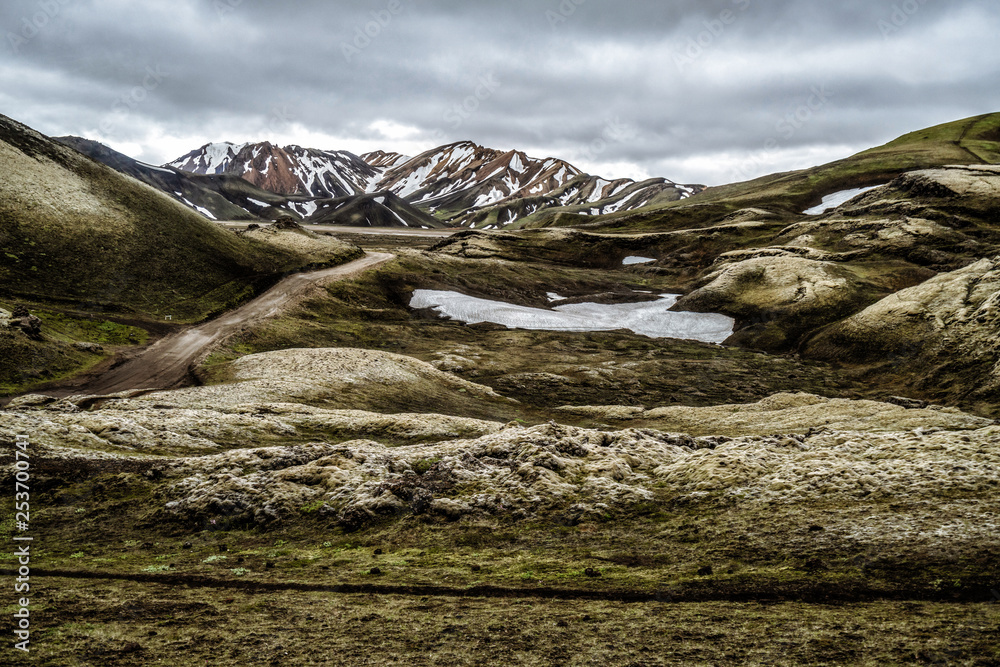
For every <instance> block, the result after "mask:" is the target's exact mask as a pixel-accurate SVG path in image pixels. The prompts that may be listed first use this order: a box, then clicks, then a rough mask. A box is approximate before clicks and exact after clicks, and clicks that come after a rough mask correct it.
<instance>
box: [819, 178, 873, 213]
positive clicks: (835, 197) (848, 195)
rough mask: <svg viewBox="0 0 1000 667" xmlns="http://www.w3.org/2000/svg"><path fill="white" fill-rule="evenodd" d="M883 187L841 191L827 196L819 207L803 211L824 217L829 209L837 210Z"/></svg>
mask: <svg viewBox="0 0 1000 667" xmlns="http://www.w3.org/2000/svg"><path fill="white" fill-rule="evenodd" d="M880 187H882V186H881V185H873V186H871V187H870V188H854V189H853V190H841V191H840V192H834V193H833V194H832V195H827V196H825V197H823V203H822V204H820V205H819V206H813V207H812V208H810V209H807V210H805V211H803V212H802V213H804V214H805V215H822V214H824V213H826V211H827V210H828V209H831V208H837V207H838V206H840V205H842V204H846V203H847V202H849V201H851V200H852V199H854V198H855V197H857V196H858V195H860V194H864V193H865V192H868V191H869V190H874V189H875V188H880Z"/></svg>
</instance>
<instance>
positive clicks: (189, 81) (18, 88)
mask: <svg viewBox="0 0 1000 667" xmlns="http://www.w3.org/2000/svg"><path fill="white" fill-rule="evenodd" d="M397 9H398V11H394V10H397ZM38 17H43V18H44V17H47V18H45V20H44V21H42V20H41V18H39V19H38V21H36V22H38V23H43V25H41V26H40V27H38V28H37V31H36V32H37V34H36V35H32V36H31V37H30V38H28V37H26V34H25V32H24V31H25V30H26V28H25V25H26V24H25V21H27V22H28V25H30V24H31V23H32V21H34V20H35V19H36V18H38ZM880 22H882V23H880ZM886 26H889V28H891V30H889V31H888V32H887V31H886ZM998 28H1000V17H998V16H997V14H996V12H995V10H994V8H993V5H992V3H990V2H986V1H985V0H972V1H966V2H957V1H944V0H935V1H934V2H931V1H930V0H886V1H884V2H861V1H858V0H849V1H846V2H838V3H816V2H807V1H805V0H771V1H769V2H765V1H763V0H711V1H708V2H705V1H694V0H680V1H676V2H669V3H668V2H662V1H653V0H632V1H630V2H628V3H622V2H615V1H613V0H541V1H528V0H511V1H508V2H502V3H500V2H485V1H482V2H476V1H468V2H461V3H459V2H454V1H448V2H446V1H445V0H398V4H396V3H394V2H392V0H373V1H370V2H362V1H353V2H337V3H331V2H327V1H319V0H315V1H314V0H306V1H300V2H288V3H274V2H265V1H264V0H174V1H172V2H168V1H166V0H150V1H148V2H143V3H134V2H126V1H125V0H8V1H7V2H5V3H3V6H2V7H0V31H2V34H4V35H5V39H4V42H5V43H4V44H3V48H4V50H2V51H0V103H2V104H3V108H0V112H3V113H7V114H9V115H13V116H15V117H17V118H18V119H19V120H22V121H24V122H26V123H28V124H31V125H34V126H36V127H37V128H38V129H39V130H41V131H43V132H50V133H76V134H88V133H91V132H92V131H93V130H94V128H97V127H98V125H99V123H101V121H102V120H106V119H107V118H108V116H109V114H112V115H114V114H113V113H112V111H111V109H112V108H113V106H114V105H115V104H116V101H119V100H121V99H122V97H123V96H126V97H127V96H128V95H129V94H130V91H133V90H135V89H136V87H137V86H142V85H143V81H144V79H145V77H146V76H147V73H148V71H149V69H148V68H154V69H156V68H160V69H161V70H162V71H165V72H168V73H169V76H168V77H166V79H165V80H164V81H163V82H162V84H161V85H158V86H157V87H155V89H153V90H150V91H147V93H146V94H145V99H144V100H143V101H142V103H141V104H138V105H136V106H135V108H134V109H130V110H129V113H128V115H127V117H126V118H119V119H118V122H117V123H116V126H115V136H113V137H109V140H110V139H114V140H116V141H118V142H121V143H123V144H129V145H131V144H140V145H141V146H142V150H143V154H144V155H146V156H155V157H156V158H157V159H159V160H162V161H165V160H167V159H171V158H173V157H176V156H175V155H172V154H169V153H168V152H167V151H168V150H170V149H167V148H162V147H158V146H157V145H156V144H155V137H161V136H170V137H176V138H185V137H191V140H192V141H201V140H211V139H215V140H223V139H231V140H242V139H264V138H268V137H267V136H266V135H267V134H268V133H269V132H272V131H274V129H275V113H276V111H275V110H278V114H277V115H278V116H285V115H287V117H288V118H289V119H292V120H294V122H295V123H296V124H297V125H296V127H298V128H304V129H305V130H308V131H310V132H313V133H316V134H322V135H324V136H330V137H343V138H345V140H346V139H348V138H350V139H354V140H358V141H362V142H364V141H370V142H372V145H371V148H376V147H382V148H385V149H388V150H392V149H393V148H395V147H394V146H393V145H391V144H389V143H387V141H388V140H385V139H381V138H380V137H381V135H380V133H379V131H378V130H376V129H374V128H373V127H372V126H371V123H372V122H373V121H375V120H382V121H387V122H392V123H396V124H398V125H399V126H403V127H408V128H415V129H414V134H413V136H412V141H413V142H417V143H420V142H423V144H424V145H425V147H426V148H430V147H431V142H433V141H435V140H447V141H455V140H460V139H472V140H475V141H477V142H479V143H484V144H488V145H494V146H496V147H499V148H515V147H522V146H530V147H532V148H533V149H534V150H537V151H543V152H546V153H548V154H550V155H560V152H563V151H564V152H566V153H572V154H584V153H586V152H587V146H589V145H590V144H592V142H593V141H594V140H595V139H596V138H598V137H600V136H601V134H602V133H603V132H604V131H605V128H606V126H607V124H608V123H609V122H611V121H615V122H618V123H621V124H624V125H625V126H627V127H629V128H630V129H631V130H632V132H631V136H630V138H625V139H620V140H616V141H611V142H607V143H608V145H607V147H606V149H605V150H603V151H602V152H601V154H600V155H599V156H598V159H597V161H598V163H599V164H597V165H596V167H599V166H600V164H601V163H603V164H611V163H629V164H632V165H634V166H635V170H636V171H637V172H638V171H644V172H645V173H649V174H653V175H662V176H666V177H668V178H673V179H675V180H682V181H689V182H690V181H694V180H705V181H709V182H721V181H724V180H727V179H728V177H729V176H731V174H732V173H733V161H734V160H739V159H742V158H741V157H740V156H745V155H747V154H751V155H752V154H753V153H754V152H755V151H759V150H760V147H761V146H763V144H764V142H765V141H766V140H767V139H769V138H772V137H775V136H778V138H779V139H780V141H781V145H782V147H783V148H785V149H787V151H788V153H789V155H790V154H792V152H794V151H798V153H796V155H797V154H799V153H801V154H803V155H806V154H811V153H810V151H811V150H812V151H814V152H816V151H819V152H821V151H822V150H824V149H825V148H828V147H846V146H850V147H859V148H860V147H867V146H870V145H873V144H876V143H881V142H883V141H887V140H889V139H892V138H894V137H895V136H897V135H899V134H902V133H905V132H907V131H911V130H915V129H918V128H920V127H923V126H927V125H931V124H934V123H938V122H944V121H948V120H954V119H957V118H960V117H964V116H969V115H974V114H978V113H985V112H989V111H994V110H997V107H998V104H997V98H996V93H995V92H994V91H995V90H997V83H998V79H1000V53H996V52H995V50H993V49H990V48H989V44H990V43H991V42H987V41H984V43H982V44H981V47H982V48H980V49H978V50H976V51H973V50H972V49H970V48H969V43H970V42H975V41H976V40H986V39H987V36H989V35H992V34H995V33H996V32H997V29H998ZM366 29H367V30H368V32H369V34H368V35H365V31H366ZM27 32H29V33H30V32H31V31H30V30H27ZM359 35H360V36H359ZM356 39H357V41H355V40H356ZM15 47H16V51H17V52H15ZM352 49H353V50H352ZM345 51H346V52H345ZM685 59H686V60H685ZM484 76H492V77H494V78H495V79H496V80H499V81H500V83H501V85H500V86H499V88H497V89H496V90H493V91H491V92H490V94H489V95H488V96H486V97H485V98H484V99H479V98H478V97H476V93H477V88H478V87H479V86H480V83H479V82H480V80H481V77H484ZM815 86H827V87H828V88H829V90H831V91H833V93H834V95H833V97H832V98H831V99H830V101H829V102H828V103H826V104H824V105H823V106H822V108H820V109H818V110H817V111H815V112H814V113H813V114H812V116H811V117H810V118H809V119H808V122H804V123H801V127H796V128H795V131H794V132H793V133H791V136H785V135H786V134H788V133H787V131H785V132H782V131H781V130H779V127H781V126H780V123H781V122H782V119H783V118H784V117H785V116H787V115H788V114H790V113H792V114H794V113H795V111H796V110H797V109H799V108H800V107H801V105H802V104H803V103H805V102H806V101H807V100H808V99H809V96H810V95H811V90H812V88H813V87H815ZM470 100H471V102H469V101H470ZM463 104H465V108H464V111H467V112H468V113H463V114H460V115H459V116H458V118H460V119H461V122H459V123H456V122H455V120H456V114H455V112H454V110H455V109H456V105H458V106H457V108H458V109H459V110H462V109H463V106H462V105H463ZM472 107H474V110H472V111H469V109H470V108H472ZM282 110H284V111H282ZM119 115H120V114H119ZM783 129H784V130H787V127H786V128H783ZM208 132H213V133H218V136H207V133H208ZM150 137H153V138H150ZM95 138H101V137H95ZM194 147H195V146H194V145H192V146H190V147H189V148H194ZM324 147H325V148H337V146H324ZM704 156H719V158H718V161H719V162H718V165H717V166H707V167H706V166H704V163H705V160H703V159H700V158H702V157H704ZM732 156H736V157H732ZM567 157H569V155H567ZM789 159H790V158H789ZM699 160H700V161H699ZM727 161H728V162H727ZM694 163H699V164H702V165H703V166H700V167H698V168H697V170H696V173H691V174H689V173H663V172H661V171H660V170H661V169H664V168H667V167H671V166H673V167H675V168H677V167H678V166H683V165H691V164H694ZM795 166H798V167H805V166H809V165H807V164H785V163H780V164H779V163H774V164H770V163H768V164H763V165H761V167H762V168H769V167H773V168H775V169H787V168H792V167H795ZM596 167H595V168H596ZM605 175H607V176H615V175H618V174H611V173H609V174H605Z"/></svg>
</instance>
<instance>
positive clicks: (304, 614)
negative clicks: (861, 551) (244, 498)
mask: <svg viewBox="0 0 1000 667" xmlns="http://www.w3.org/2000/svg"><path fill="white" fill-rule="evenodd" d="M40 582H41V583H40V584H38V588H37V592H36V594H35V597H34V601H35V602H36V604H37V607H36V617H35V618H37V619H38V620H37V621H36V623H37V626H36V627H37V628H38V629H37V630H36V633H35V634H34V635H33V642H32V649H33V651H32V653H31V654H30V656H27V657H22V656H9V654H8V656H9V657H10V658H11V659H12V660H11V662H10V663H8V664H35V665H112V664H113V665H149V664H163V665H195V664H198V665H202V664H204V665H231V664H246V665H486V664H492V665H501V664H503V665H634V666H638V665H680V664H683V665H804V664H858V665H899V664H927V665H933V664H938V665H945V664H954V665H994V664H997V660H1000V651H998V648H997V645H996V642H995V634H994V633H995V628H996V626H997V623H998V622H1000V607H998V606H996V605H988V604H979V605H953V604H941V603H921V602H872V603H865V604H847V605H806V604H799V603H778V604H759V603H729V602H712V603H693V604H683V603H681V604H677V603H669V602H651V603H643V604H624V603H615V602H606V601H601V600H594V601H576V600H574V601H569V600H566V601H560V600H524V599H502V600H481V599H466V598H447V597H444V598H426V597H425V598H419V597H408V596H397V595H336V594H330V593H309V592H294V591H289V592H282V593H280V594H269V595H262V594H259V593H256V592H244V591H239V590H213V589H204V588H184V587H169V586H159V585H146V586H136V585H134V584H122V583H116V582H91V581H77V580H72V579H61V578H51V579H50V578H45V579H42V580H40ZM6 611H7V610H5V612H6ZM3 650H4V652H5V653H7V652H8V651H9V649H8V648H7V647H4V649H3Z"/></svg>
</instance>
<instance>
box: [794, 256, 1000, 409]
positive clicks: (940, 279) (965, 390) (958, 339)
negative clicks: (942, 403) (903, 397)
mask: <svg viewBox="0 0 1000 667" xmlns="http://www.w3.org/2000/svg"><path fill="white" fill-rule="evenodd" d="M998 331H1000V258H994V259H983V260H980V261H979V262H976V263H975V264H973V265H971V266H968V267H966V268H964V269H961V270H958V271H953V272H950V273H945V274H942V275H940V276H937V277H935V278H933V279H931V280H928V281H927V282H925V283H923V284H921V285H918V286H916V287H912V288H910V289H906V290H903V291H901V292H898V293H896V294H893V295H892V296H890V297H887V298H885V299H883V300H881V301H879V302H878V303H876V304H874V305H872V306H870V307H868V308H866V309H865V310H863V311H861V312H860V313H857V314H856V315H854V316H852V317H849V318H847V319H845V320H844V321H842V322H838V323H837V324H834V325H832V326H830V327H828V328H826V329H825V330H823V331H821V332H820V333H819V334H817V335H816V336H815V337H813V338H812V339H811V340H810V341H809V342H808V344H807V345H806V347H805V353H806V354H808V355H809V356H812V357H817V358H823V359H838V360H851V361H864V362H877V361H881V360H885V361H887V362H890V363H891V364H893V366H894V367H895V368H896V369H897V370H900V369H903V370H908V371H910V372H913V373H916V374H919V375H921V376H922V379H921V384H922V385H923V386H925V387H927V388H930V389H934V388H935V385H937V387H936V388H937V389H939V390H941V391H944V392H947V393H948V395H952V396H953V397H954V394H959V395H962V394H968V395H984V396H985V395H993V396H995V395H996V392H997V391H1000V339H998V337H997V332H998Z"/></svg>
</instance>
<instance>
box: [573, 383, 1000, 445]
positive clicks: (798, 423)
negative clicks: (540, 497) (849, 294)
mask: <svg viewBox="0 0 1000 667" xmlns="http://www.w3.org/2000/svg"><path fill="white" fill-rule="evenodd" d="M560 411H561V412H563V413H565V414H567V415H578V416H583V417H589V418H591V419H600V420H602V421H606V422H612V423H618V424H621V423H625V424H628V425H630V426H634V425H639V424H641V425H642V426H643V427H645V428H656V429H660V430H666V431H677V432H683V433H695V434H700V435H708V434H716V435H727V436H737V435H765V434H768V433H807V432H810V431H813V430H816V429H832V430H844V431H848V430H864V431H866V432H870V433H876V432H892V431H904V430H905V431H909V430H914V429H949V430H958V429H978V428H984V427H986V426H990V425H992V424H993V421H992V420H990V419H985V418H983V417H976V416H973V415H969V414H965V413H963V412H961V411H959V410H957V409H955V408H945V407H941V406H930V405H928V404H927V402H926V401H920V400H915V399H908V398H904V397H899V396H892V397H887V398H886V399H885V401H884V402H880V401H855V400H847V399H831V398H824V397H822V396H815V395H813V394H804V393H799V394H775V395H773V396H770V397H769V398H766V399H764V400H762V401H758V402H757V403H747V404H736V405H719V406H712V407H706V408H692V407H681V406H673V407H665V408H653V409H648V410H647V409H645V408H641V407H627V406H620V405H614V406H567V407H563V408H560Z"/></svg>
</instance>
